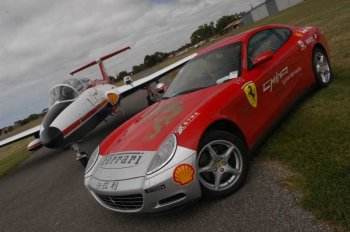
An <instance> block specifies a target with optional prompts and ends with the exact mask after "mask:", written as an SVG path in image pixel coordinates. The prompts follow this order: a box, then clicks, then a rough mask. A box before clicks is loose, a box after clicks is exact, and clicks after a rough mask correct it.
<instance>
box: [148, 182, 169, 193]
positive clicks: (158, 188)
mask: <svg viewBox="0 0 350 232" xmlns="http://www.w3.org/2000/svg"><path fill="white" fill-rule="evenodd" d="M164 189H166V187H165V184H162V185H158V186H155V187H152V188H148V189H145V193H147V194H148V193H154V192H158V191H161V190H164Z"/></svg>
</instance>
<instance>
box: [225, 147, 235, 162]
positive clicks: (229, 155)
mask: <svg viewBox="0 0 350 232" xmlns="http://www.w3.org/2000/svg"><path fill="white" fill-rule="evenodd" d="M233 149H234V146H229V147H228V148H227V151H226V152H225V154H224V155H223V156H222V157H223V160H224V161H226V162H227V161H228V160H229V159H230V157H231V154H232V152H233Z"/></svg>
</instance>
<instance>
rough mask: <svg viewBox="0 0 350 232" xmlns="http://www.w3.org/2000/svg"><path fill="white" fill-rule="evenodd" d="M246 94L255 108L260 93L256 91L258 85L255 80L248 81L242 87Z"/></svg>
mask: <svg viewBox="0 0 350 232" xmlns="http://www.w3.org/2000/svg"><path fill="white" fill-rule="evenodd" d="M242 89H243V91H244V92H245V95H246V96H247V100H248V102H249V104H250V105H251V106H253V107H254V108H256V107H257V105H258V93H257V92H256V86H255V84H254V82H252V81H251V82H248V83H246V84H245V85H244V86H243V87H242Z"/></svg>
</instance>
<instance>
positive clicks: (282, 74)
mask: <svg viewBox="0 0 350 232" xmlns="http://www.w3.org/2000/svg"><path fill="white" fill-rule="evenodd" d="M287 74H288V66H287V67H284V68H283V69H282V70H281V71H279V72H276V74H275V75H274V76H273V77H272V78H271V79H270V80H268V81H266V82H265V83H264V84H263V92H266V91H270V92H272V89H273V86H274V85H276V84H278V83H279V81H280V80H281V79H283V78H284V77H285V76H286V75H287Z"/></svg>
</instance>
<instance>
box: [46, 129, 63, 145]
mask: <svg viewBox="0 0 350 232" xmlns="http://www.w3.org/2000/svg"><path fill="white" fill-rule="evenodd" d="M40 140H41V142H42V144H43V145H44V146H45V147H48V148H58V147H60V146H61V144H62V143H63V133H62V132H61V131H60V130H59V129H58V128H56V127H48V128H45V129H44V130H43V131H42V132H41V133H40Z"/></svg>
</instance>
